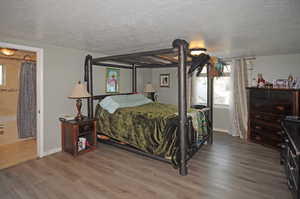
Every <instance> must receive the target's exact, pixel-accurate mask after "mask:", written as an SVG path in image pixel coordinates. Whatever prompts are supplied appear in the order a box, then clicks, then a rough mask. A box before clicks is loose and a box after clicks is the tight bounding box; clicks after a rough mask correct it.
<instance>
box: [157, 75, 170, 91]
mask: <svg viewBox="0 0 300 199" xmlns="http://www.w3.org/2000/svg"><path fill="white" fill-rule="evenodd" d="M159 85H160V87H166V88H170V73H168V74H160V77H159Z"/></svg>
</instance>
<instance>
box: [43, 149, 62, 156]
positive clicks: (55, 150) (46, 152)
mask: <svg viewBox="0 0 300 199" xmlns="http://www.w3.org/2000/svg"><path fill="white" fill-rule="evenodd" d="M60 151H61V148H56V149H50V150H48V151H45V152H44V153H43V156H42V157H45V156H48V155H51V154H54V153H57V152H60Z"/></svg>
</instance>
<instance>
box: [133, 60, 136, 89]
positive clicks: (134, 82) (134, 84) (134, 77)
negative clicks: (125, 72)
mask: <svg viewBox="0 0 300 199" xmlns="http://www.w3.org/2000/svg"><path fill="white" fill-rule="evenodd" d="M132 92H133V93H136V66H135V65H134V64H132Z"/></svg>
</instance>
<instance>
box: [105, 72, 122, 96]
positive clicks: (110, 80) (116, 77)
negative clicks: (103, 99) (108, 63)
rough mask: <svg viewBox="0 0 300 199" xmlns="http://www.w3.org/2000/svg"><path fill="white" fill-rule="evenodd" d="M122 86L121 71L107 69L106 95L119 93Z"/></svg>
mask: <svg viewBox="0 0 300 199" xmlns="http://www.w3.org/2000/svg"><path fill="white" fill-rule="evenodd" d="M119 85H120V69H117V68H106V84H105V91H106V93H118V92H119Z"/></svg>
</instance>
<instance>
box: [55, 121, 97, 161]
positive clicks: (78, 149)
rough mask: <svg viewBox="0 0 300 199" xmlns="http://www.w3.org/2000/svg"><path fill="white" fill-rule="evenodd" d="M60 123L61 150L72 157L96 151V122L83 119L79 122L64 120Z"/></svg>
mask: <svg viewBox="0 0 300 199" xmlns="http://www.w3.org/2000/svg"><path fill="white" fill-rule="evenodd" d="M59 120H60V122H61V141H62V150H63V151H64V152H68V153H71V154H72V155H73V156H77V155H80V154H82V153H85V152H89V151H92V150H94V149H96V144H97V139H96V120H94V119H90V118H87V117H84V118H83V119H81V120H66V119H64V118H59Z"/></svg>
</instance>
